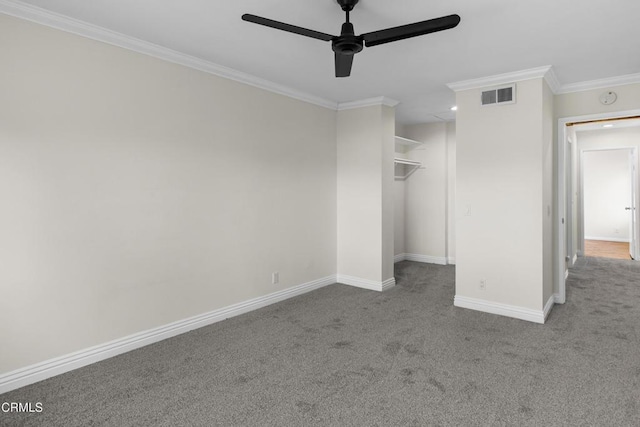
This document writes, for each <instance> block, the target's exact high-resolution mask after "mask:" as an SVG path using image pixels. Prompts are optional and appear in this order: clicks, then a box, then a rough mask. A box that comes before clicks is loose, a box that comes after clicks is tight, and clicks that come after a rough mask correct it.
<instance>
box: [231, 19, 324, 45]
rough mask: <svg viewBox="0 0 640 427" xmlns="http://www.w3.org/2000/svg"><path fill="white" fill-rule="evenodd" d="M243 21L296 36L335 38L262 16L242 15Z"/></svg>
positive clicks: (319, 38) (322, 38)
mask: <svg viewBox="0 0 640 427" xmlns="http://www.w3.org/2000/svg"><path fill="white" fill-rule="evenodd" d="M242 20H243V21H247V22H253V23H254V24H260V25H264V26H266V27H271V28H275V29H277V30H282V31H288V32H290V33H294V34H300V35H301V36H307V37H311V38H313V39H318V40H323V41H326V42H328V41H331V40H332V39H333V36H332V35H331V34H326V33H321V32H319V31H314V30H309V29H307V28H302V27H298V26H296V25H291V24H285V23H284V22H279V21H274V20H273V19H267V18H263V17H261V16H256V15H251V14H248V13H245V14H244V15H242Z"/></svg>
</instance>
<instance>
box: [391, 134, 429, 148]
mask: <svg viewBox="0 0 640 427" xmlns="http://www.w3.org/2000/svg"><path fill="white" fill-rule="evenodd" d="M395 138H396V144H400V145H404V146H407V147H416V146H418V145H422V144H423V143H422V142H420V141H414V140H413V139H409V138H403V137H401V136H396V137H395Z"/></svg>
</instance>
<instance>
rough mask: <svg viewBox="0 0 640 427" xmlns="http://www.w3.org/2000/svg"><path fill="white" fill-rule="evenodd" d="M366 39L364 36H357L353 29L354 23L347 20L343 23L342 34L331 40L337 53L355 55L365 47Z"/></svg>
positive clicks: (332, 46)
mask: <svg viewBox="0 0 640 427" xmlns="http://www.w3.org/2000/svg"><path fill="white" fill-rule="evenodd" d="M363 45H364V40H363V38H362V36H356V35H355V33H354V31H353V24H351V23H350V22H345V23H344V24H342V31H341V32H340V36H339V37H336V38H334V39H333V40H332V41H331V48H332V49H333V51H334V52H336V53H341V54H343V55H355V54H356V53H358V52H360V51H361V50H362V48H363Z"/></svg>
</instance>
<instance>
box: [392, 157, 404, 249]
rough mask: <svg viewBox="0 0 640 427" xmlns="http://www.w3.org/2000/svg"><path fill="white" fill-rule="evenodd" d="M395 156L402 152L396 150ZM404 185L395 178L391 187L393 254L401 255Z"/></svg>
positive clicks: (402, 247)
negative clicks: (393, 207) (393, 208)
mask: <svg viewBox="0 0 640 427" xmlns="http://www.w3.org/2000/svg"><path fill="white" fill-rule="evenodd" d="M396 156H397V157H401V158H403V157H404V153H403V152H396ZM404 191H405V185H404V181H403V180H396V181H395V183H394V187H393V202H394V205H395V210H394V213H393V254H394V255H402V254H404V253H405V245H404V229H405V219H404V215H405V195H404Z"/></svg>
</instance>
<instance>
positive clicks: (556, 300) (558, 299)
mask: <svg viewBox="0 0 640 427" xmlns="http://www.w3.org/2000/svg"><path fill="white" fill-rule="evenodd" d="M553 302H554V303H556V304H564V303H565V301H564V298H561V297H560V294H553Z"/></svg>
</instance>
